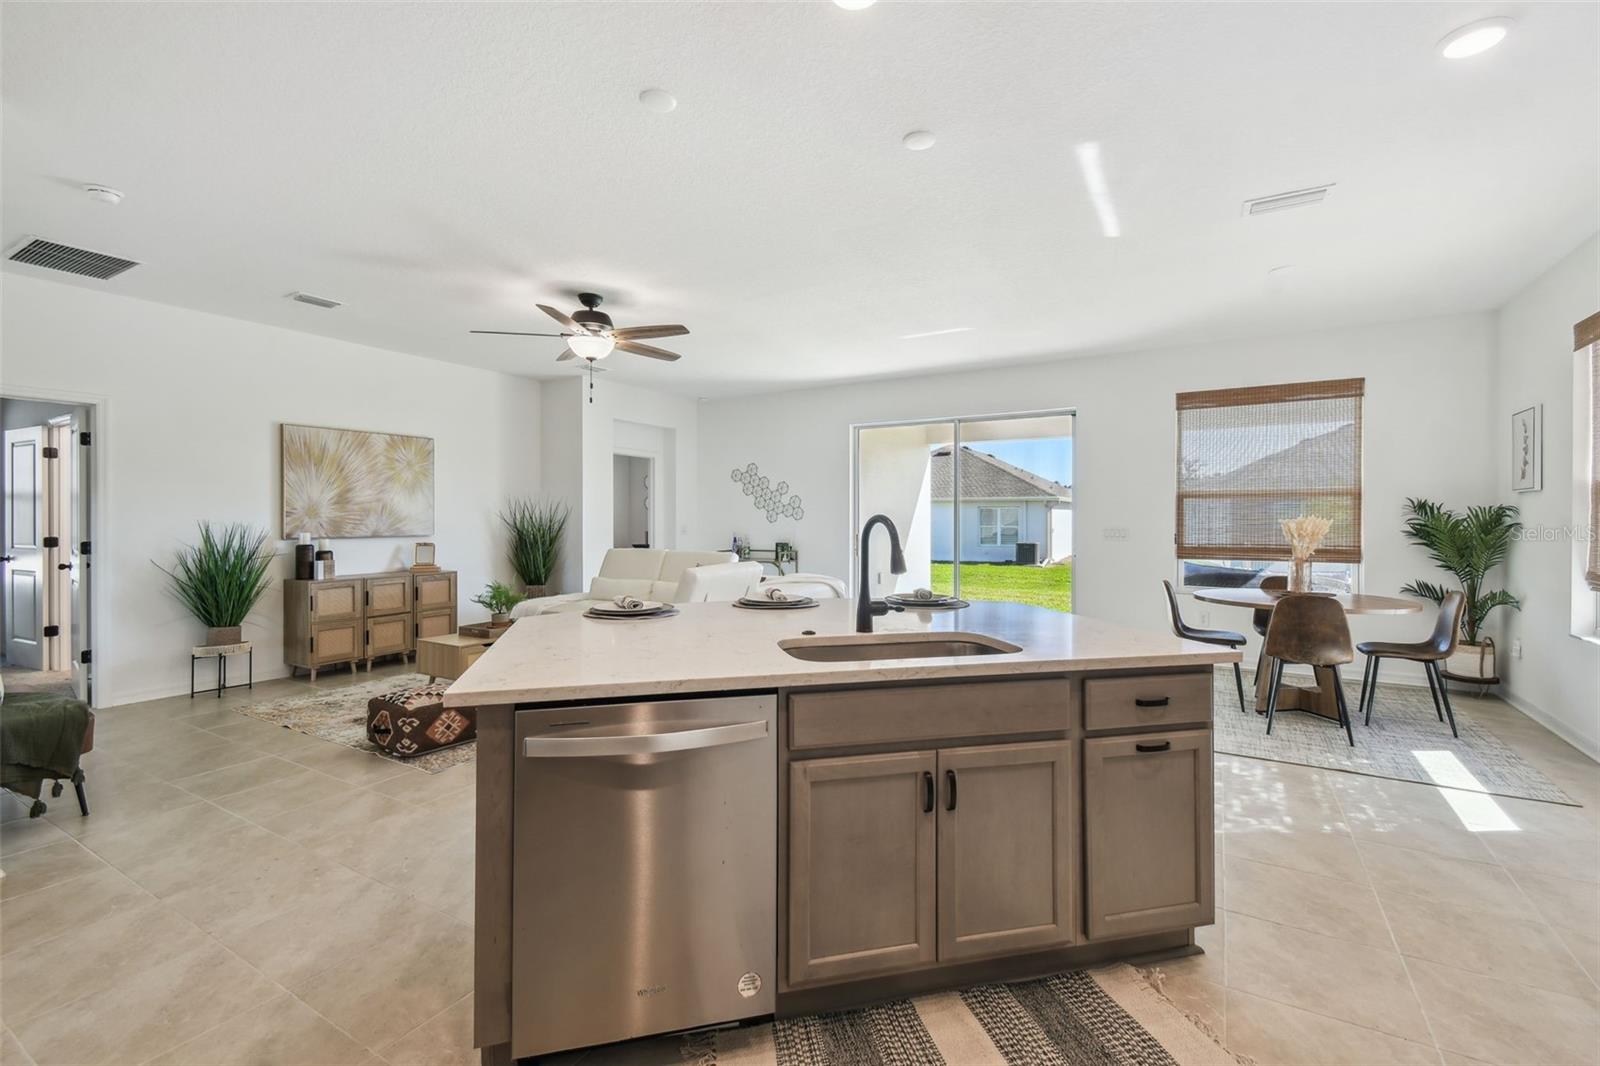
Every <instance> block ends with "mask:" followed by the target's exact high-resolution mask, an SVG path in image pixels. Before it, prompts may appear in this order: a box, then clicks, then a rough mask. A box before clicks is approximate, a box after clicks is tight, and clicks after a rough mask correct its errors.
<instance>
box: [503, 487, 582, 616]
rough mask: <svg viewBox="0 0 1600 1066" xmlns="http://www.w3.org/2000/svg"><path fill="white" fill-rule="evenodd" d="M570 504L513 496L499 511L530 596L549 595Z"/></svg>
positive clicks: (513, 558)
mask: <svg viewBox="0 0 1600 1066" xmlns="http://www.w3.org/2000/svg"><path fill="white" fill-rule="evenodd" d="M567 513H568V512H567V505H566V504H564V503H556V502H554V501H549V500H545V501H535V500H512V501H511V503H510V504H509V505H507V507H506V509H505V510H504V511H502V512H501V513H500V521H502V522H504V523H505V526H506V530H507V531H508V532H509V533H510V535H511V544H510V551H509V555H510V559H511V566H512V568H513V569H514V570H516V572H517V577H519V578H521V579H522V586H523V587H522V591H523V594H524V595H525V596H526V597H527V598H528V599H535V598H537V597H540V596H548V595H550V593H551V592H552V591H553V590H552V589H551V587H550V586H551V579H552V578H553V577H554V576H555V572H556V564H557V562H559V561H560V558H561V538H562V536H563V535H564V534H565V533H566V530H567Z"/></svg>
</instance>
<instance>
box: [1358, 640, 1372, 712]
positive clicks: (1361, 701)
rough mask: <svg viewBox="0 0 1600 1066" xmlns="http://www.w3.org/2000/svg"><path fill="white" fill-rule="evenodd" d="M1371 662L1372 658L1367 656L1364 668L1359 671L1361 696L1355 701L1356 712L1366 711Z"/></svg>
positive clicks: (1370, 679)
mask: <svg viewBox="0 0 1600 1066" xmlns="http://www.w3.org/2000/svg"><path fill="white" fill-rule="evenodd" d="M1373 662H1374V657H1373V656H1371V655H1369V656H1367V665H1366V668H1365V669H1363V670H1362V671H1361V695H1360V696H1359V697H1357V699H1356V710H1357V711H1364V710H1366V709H1367V686H1368V685H1370V684H1371V683H1372V664H1373ZM1363 724H1365V723H1363Z"/></svg>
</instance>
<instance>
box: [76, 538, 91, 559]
mask: <svg viewBox="0 0 1600 1066" xmlns="http://www.w3.org/2000/svg"><path fill="white" fill-rule="evenodd" d="M78 554H79V555H88V554H89V542H88V541H86V540H84V541H79V542H78Z"/></svg>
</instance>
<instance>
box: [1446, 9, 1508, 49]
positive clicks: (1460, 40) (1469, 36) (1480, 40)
mask: <svg viewBox="0 0 1600 1066" xmlns="http://www.w3.org/2000/svg"><path fill="white" fill-rule="evenodd" d="M1511 23H1512V20H1511V19H1508V18H1492V19H1481V20H1480V21H1478V22H1469V23H1467V24H1466V25H1465V26H1463V27H1461V28H1460V29H1459V30H1456V31H1455V32H1454V33H1452V34H1450V35H1449V36H1447V37H1446V38H1445V39H1444V40H1442V41H1440V42H1439V54H1440V55H1442V56H1444V57H1445V58H1446V59H1466V58H1468V57H1469V56H1475V55H1481V54H1483V53H1484V52H1487V51H1488V50H1489V49H1491V48H1493V47H1494V46H1495V45H1497V44H1499V43H1500V42H1501V41H1503V40H1505V39H1506V34H1508V33H1510V32H1511Z"/></svg>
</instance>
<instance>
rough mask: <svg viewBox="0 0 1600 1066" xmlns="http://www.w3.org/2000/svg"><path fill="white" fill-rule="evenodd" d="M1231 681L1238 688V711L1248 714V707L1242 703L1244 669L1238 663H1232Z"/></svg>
mask: <svg viewBox="0 0 1600 1066" xmlns="http://www.w3.org/2000/svg"><path fill="white" fill-rule="evenodd" d="M1233 683H1234V684H1235V685H1237V686H1238V688H1239V713H1240V714H1248V713H1249V712H1250V709H1249V708H1248V707H1246V706H1245V705H1244V671H1243V670H1240V669H1239V664H1238V663H1234V664H1233Z"/></svg>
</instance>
